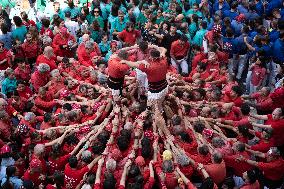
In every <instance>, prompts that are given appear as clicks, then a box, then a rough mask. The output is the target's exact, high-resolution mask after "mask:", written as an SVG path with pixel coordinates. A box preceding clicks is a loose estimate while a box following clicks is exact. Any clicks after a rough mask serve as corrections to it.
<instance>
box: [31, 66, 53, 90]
mask: <svg viewBox="0 0 284 189" xmlns="http://www.w3.org/2000/svg"><path fill="white" fill-rule="evenodd" d="M48 81H49V73H45V74H42V73H40V72H39V71H38V70H36V71H35V72H34V73H33V74H32V77H31V83H32V85H33V87H34V89H35V91H36V92H38V89H39V88H40V87H43V86H45V85H46V84H47V83H48Z"/></svg>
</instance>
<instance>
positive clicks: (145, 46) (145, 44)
mask: <svg viewBox="0 0 284 189" xmlns="http://www.w3.org/2000/svg"><path fill="white" fill-rule="evenodd" d="M138 46H139V49H140V50H141V51H142V52H146V50H147V49H148V42H147V41H140V42H139V44H138Z"/></svg>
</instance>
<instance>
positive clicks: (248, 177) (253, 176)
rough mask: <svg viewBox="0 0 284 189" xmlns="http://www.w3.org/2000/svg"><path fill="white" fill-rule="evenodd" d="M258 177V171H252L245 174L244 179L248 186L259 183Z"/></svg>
mask: <svg viewBox="0 0 284 189" xmlns="http://www.w3.org/2000/svg"><path fill="white" fill-rule="evenodd" d="M257 175H258V174H257V171H256V170H254V169H251V170H248V171H246V172H244V173H243V179H244V181H245V183H246V184H253V183H255V182H256V181H257Z"/></svg>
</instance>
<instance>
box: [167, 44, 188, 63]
mask: <svg viewBox="0 0 284 189" xmlns="http://www.w3.org/2000/svg"><path fill="white" fill-rule="evenodd" d="M189 47H190V45H189V42H185V44H184V45H181V44H180V42H179V40H176V41H174V42H173V43H172V45H171V56H173V57H175V58H177V59H178V60H180V59H182V58H184V57H186V56H187V53H188V49H189Z"/></svg>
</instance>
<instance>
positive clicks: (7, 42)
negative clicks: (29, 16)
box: [0, 32, 13, 49]
mask: <svg viewBox="0 0 284 189" xmlns="http://www.w3.org/2000/svg"><path fill="white" fill-rule="evenodd" d="M0 41H2V42H3V43H4V47H5V48H6V49H11V48H12V44H13V40H12V33H11V32H8V33H7V34H2V35H0Z"/></svg>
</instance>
